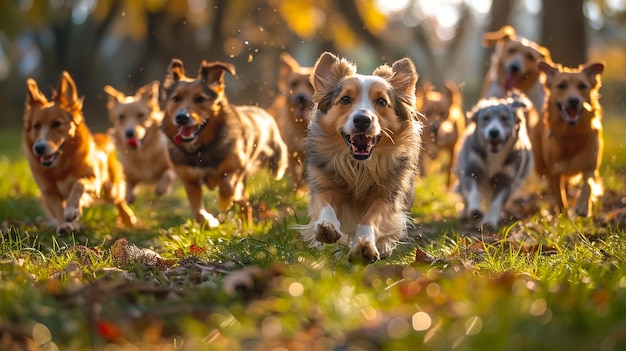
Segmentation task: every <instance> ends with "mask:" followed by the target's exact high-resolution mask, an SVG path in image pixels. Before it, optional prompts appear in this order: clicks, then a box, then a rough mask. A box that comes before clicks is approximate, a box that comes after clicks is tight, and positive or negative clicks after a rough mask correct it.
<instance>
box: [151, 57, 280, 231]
mask: <svg viewBox="0 0 626 351" xmlns="http://www.w3.org/2000/svg"><path fill="white" fill-rule="evenodd" d="M226 72H229V73H230V74H233V75H234V74H235V67H234V66H233V65H231V64H229V63H223V62H211V63H209V62H206V61H203V62H202V64H201V66H200V70H199V72H198V76H197V77H196V78H189V77H187V76H186V75H185V69H184V67H183V62H182V61H180V60H178V59H174V60H172V63H171V64H170V66H169V68H168V73H167V76H166V77H165V81H164V82H163V88H164V90H165V110H164V112H165V116H164V120H163V130H164V131H165V134H166V135H167V137H168V138H169V140H170V147H169V154H170V159H171V160H172V163H173V164H174V170H175V171H176V175H177V176H178V177H179V178H180V179H181V180H182V181H183V184H184V186H185V191H186V192H187V198H188V200H189V205H190V206H191V211H192V213H193V216H194V217H195V219H196V220H197V221H198V223H201V224H202V223H206V224H207V225H208V226H209V227H215V226H217V225H218V224H219V221H218V220H217V219H216V218H215V217H214V216H213V215H212V214H210V213H209V212H207V211H206V210H205V209H204V204H203V201H202V185H203V184H205V185H206V186H207V187H208V188H209V189H213V188H215V187H218V188H219V202H218V206H219V208H220V209H221V210H222V211H226V210H228V209H230V208H231V207H232V206H233V203H237V204H238V205H239V210H240V212H241V214H242V215H243V219H244V221H245V222H246V224H248V225H249V224H251V222H252V208H251V207H250V206H249V203H248V193H247V191H246V187H245V185H246V179H247V177H248V176H249V175H251V174H252V173H253V172H254V171H255V170H256V169H257V168H258V167H259V166H260V165H261V164H266V165H267V166H268V167H269V169H270V171H271V172H272V174H273V175H274V176H275V177H276V179H281V178H282V177H283V175H284V173H285V169H286V168H287V162H288V161H287V157H288V156H287V146H286V145H285V143H284V142H283V140H282V138H281V136H280V132H279V130H278V126H277V125H276V121H275V120H274V118H273V117H272V116H271V115H270V114H269V113H268V112H267V111H265V110H263V109H261V108H259V107H255V106H234V105H231V104H229V102H228V99H227V98H226V91H225V90H226V85H225V83H224V74H225V73H226Z"/></svg>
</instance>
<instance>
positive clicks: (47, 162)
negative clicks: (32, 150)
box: [39, 151, 59, 167]
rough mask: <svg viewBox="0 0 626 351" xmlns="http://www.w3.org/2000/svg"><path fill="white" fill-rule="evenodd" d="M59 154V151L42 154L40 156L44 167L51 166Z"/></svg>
mask: <svg viewBox="0 0 626 351" xmlns="http://www.w3.org/2000/svg"><path fill="white" fill-rule="evenodd" d="M57 156H59V151H57V152H55V153H53V154H50V155H41V156H39V162H40V163H41V165H42V166H44V167H50V166H52V165H53V164H54V161H56V159H57Z"/></svg>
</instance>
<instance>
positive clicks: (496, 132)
mask: <svg viewBox="0 0 626 351" xmlns="http://www.w3.org/2000/svg"><path fill="white" fill-rule="evenodd" d="M489 137H490V138H491V139H497V138H499V137H500V131H499V130H497V129H491V130H490V131H489Z"/></svg>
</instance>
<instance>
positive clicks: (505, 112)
mask: <svg viewBox="0 0 626 351" xmlns="http://www.w3.org/2000/svg"><path fill="white" fill-rule="evenodd" d="M531 107H532V105H531V103H530V101H529V100H528V99H527V98H526V97H525V96H523V95H519V94H512V95H509V97H508V98H495V97H492V98H485V99H481V100H480V101H478V103H476V105H475V106H474V108H473V109H472V111H470V112H469V113H468V115H469V118H470V120H471V122H473V123H471V122H470V123H471V124H470V125H469V127H468V128H467V129H466V131H465V136H464V140H463V143H462V146H461V149H460V151H459V154H458V157H457V160H458V163H457V165H456V168H455V173H456V175H457V177H458V179H459V181H460V183H459V192H460V193H461V195H462V196H463V200H464V203H465V208H464V211H463V214H462V217H464V218H467V219H470V220H474V221H476V222H477V224H478V225H479V227H482V226H491V227H492V228H496V227H497V225H498V222H499V220H500V216H501V214H502V210H503V209H504V206H505V205H506V203H507V201H508V200H509V198H510V196H511V194H513V193H514V192H515V191H516V190H517V189H518V188H519V187H520V185H521V184H522V182H523V180H524V179H525V178H526V176H527V175H528V172H529V170H530V169H532V164H533V156H532V151H531V145H530V141H529V138H528V133H527V131H526V123H525V118H526V116H525V114H526V113H527V112H528V111H529V109H530V108H531ZM485 209H486V212H484V211H485Z"/></svg>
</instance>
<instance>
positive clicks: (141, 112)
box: [104, 81, 176, 203]
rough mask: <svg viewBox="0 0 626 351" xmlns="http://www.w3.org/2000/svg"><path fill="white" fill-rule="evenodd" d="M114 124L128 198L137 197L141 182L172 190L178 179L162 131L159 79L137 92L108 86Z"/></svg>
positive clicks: (160, 192)
mask: <svg viewBox="0 0 626 351" xmlns="http://www.w3.org/2000/svg"><path fill="white" fill-rule="evenodd" d="M104 91H105V92H106V93H107V95H108V101H107V108H108V110H109V119H110V121H111V123H112V124H113V128H111V130H110V133H111V134H112V135H113V139H114V140H115V146H116V147H117V151H118V157H119V159H120V161H121V162H122V166H123V167H124V174H125V175H126V183H127V187H126V201H127V202H128V203H133V202H134V201H135V192H134V190H135V187H136V186H137V185H138V184H141V183H145V184H154V185H155V192H156V194H157V195H159V196H160V195H163V194H165V193H168V192H169V191H170V190H171V188H172V186H173V183H174V180H175V179H176V174H175V173H174V168H173V166H172V162H171V161H170V158H169V154H168V152H167V138H166V137H165V134H163V132H162V131H161V122H162V120H163V113H162V112H161V109H160V108H159V82H158V81H154V82H152V83H149V84H146V85H144V86H143V87H141V88H139V89H137V92H136V93H135V95H134V96H132V95H129V96H126V94H124V93H122V92H120V91H118V90H116V89H115V88H113V87H112V86H110V85H107V86H105V87H104Z"/></svg>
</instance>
